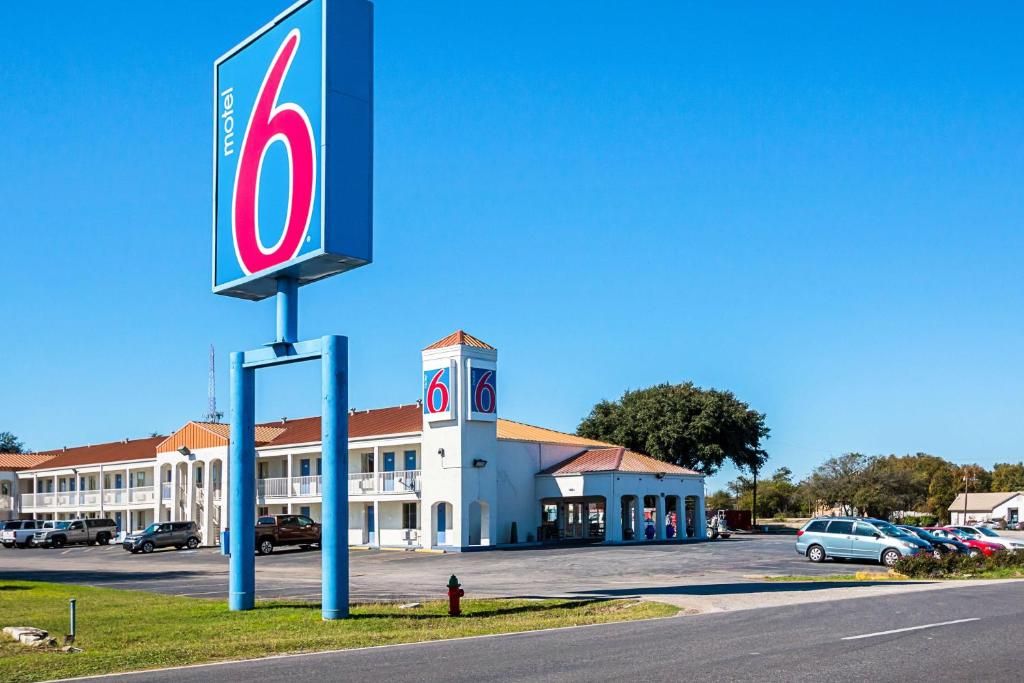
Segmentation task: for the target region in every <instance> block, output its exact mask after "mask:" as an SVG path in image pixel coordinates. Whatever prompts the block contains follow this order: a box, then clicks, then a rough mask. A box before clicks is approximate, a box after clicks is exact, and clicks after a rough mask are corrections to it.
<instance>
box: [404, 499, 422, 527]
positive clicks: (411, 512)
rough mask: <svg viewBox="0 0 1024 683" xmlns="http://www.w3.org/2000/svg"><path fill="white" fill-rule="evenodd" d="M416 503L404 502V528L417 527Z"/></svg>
mask: <svg viewBox="0 0 1024 683" xmlns="http://www.w3.org/2000/svg"><path fill="white" fill-rule="evenodd" d="M418 526H419V525H418V524H417V523H416V503H402V528H403V529H416V528H417V527H418Z"/></svg>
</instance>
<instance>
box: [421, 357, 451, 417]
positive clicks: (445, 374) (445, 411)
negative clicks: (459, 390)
mask: <svg viewBox="0 0 1024 683" xmlns="http://www.w3.org/2000/svg"><path fill="white" fill-rule="evenodd" d="M452 398H453V396H452V368H451V366H450V365H446V366H444V367H442V368H433V369H431V370H424V371H423V414H424V415H425V416H426V418H427V420H428V421H432V420H450V419H451V418H452V414H453V413H452Z"/></svg>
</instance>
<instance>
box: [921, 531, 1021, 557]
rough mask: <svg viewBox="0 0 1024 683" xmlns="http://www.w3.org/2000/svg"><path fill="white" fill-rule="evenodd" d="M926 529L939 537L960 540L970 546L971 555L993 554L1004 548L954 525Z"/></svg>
mask: <svg viewBox="0 0 1024 683" xmlns="http://www.w3.org/2000/svg"><path fill="white" fill-rule="evenodd" d="M924 530H925V531H927V532H928V533H930V534H933V535H935V536H938V537H939V538H952V539H954V540H957V541H960V542H961V543H963V544H964V545H966V546H968V547H970V549H971V557H975V556H977V555H981V554H984V555H985V556H988V555H991V554H992V553H995V552H998V551H1000V550H1002V549H1003V546H1001V545H996V544H995V543H989V542H988V541H979V540H978V539H977V538H975V537H974V536H971V535H970V534H966V533H964V532H963V531H960V530H959V529H954V528H952V527H938V526H928V527H924Z"/></svg>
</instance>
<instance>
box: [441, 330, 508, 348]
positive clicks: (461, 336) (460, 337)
mask: <svg viewBox="0 0 1024 683" xmlns="http://www.w3.org/2000/svg"><path fill="white" fill-rule="evenodd" d="M448 346H475V347H476V348H478V349H490V350H491V351H497V349H495V348H494V347H493V346H491V345H490V344H488V343H487V342H483V341H480V340H479V339H477V338H476V337H474V336H473V335H471V334H469V333H468V332H464V331H463V330H456V331H455V332H452V333H451V334H449V335H448V336H447V337H445V338H444V339H439V340H437V341H436V342H434V343H433V344H431V345H430V346H428V347H427V348H425V349H423V350H424V351H430V350H432V349H443V348H445V347H448Z"/></svg>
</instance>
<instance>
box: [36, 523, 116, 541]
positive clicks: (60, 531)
mask: <svg viewBox="0 0 1024 683" xmlns="http://www.w3.org/2000/svg"><path fill="white" fill-rule="evenodd" d="M116 532H117V524H116V523H115V522H114V520H112V519H103V518H98V519H74V520H71V521H59V522H55V523H54V525H53V528H52V529H40V530H38V531H36V533H35V535H34V536H32V543H33V544H34V545H38V546H43V547H45V548H63V547H64V546H65V545H68V544H69V543H70V544H74V543H86V544H88V545H93V544H94V543H95V544H99V545H107V544H108V543H110V541H111V539H112V538H114V534H115V533H116Z"/></svg>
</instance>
